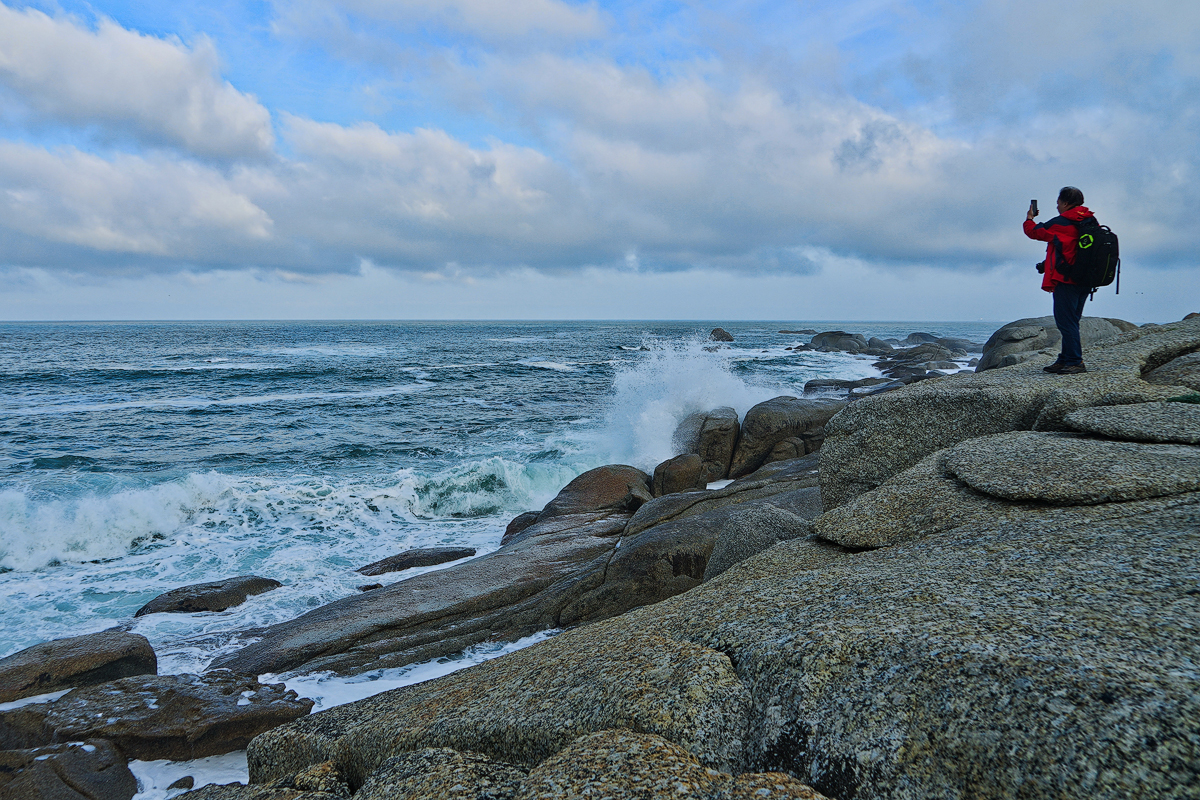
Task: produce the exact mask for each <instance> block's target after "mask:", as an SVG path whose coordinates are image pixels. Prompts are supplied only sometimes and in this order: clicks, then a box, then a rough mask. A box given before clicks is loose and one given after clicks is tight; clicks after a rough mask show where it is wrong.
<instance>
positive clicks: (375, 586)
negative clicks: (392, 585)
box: [355, 583, 383, 592]
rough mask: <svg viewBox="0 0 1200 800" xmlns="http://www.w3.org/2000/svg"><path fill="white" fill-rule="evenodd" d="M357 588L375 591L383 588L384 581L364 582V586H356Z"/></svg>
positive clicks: (361, 590) (362, 590) (364, 590)
mask: <svg viewBox="0 0 1200 800" xmlns="http://www.w3.org/2000/svg"><path fill="white" fill-rule="evenodd" d="M355 588H356V589H358V590H359V591H360V592H373V591H375V590H376V589H382V588H383V584H382V583H364V584H363V585H362V586H356V587H355Z"/></svg>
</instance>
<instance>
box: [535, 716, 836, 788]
mask: <svg viewBox="0 0 1200 800" xmlns="http://www.w3.org/2000/svg"><path fill="white" fill-rule="evenodd" d="M565 797H580V798H583V797H596V798H600V797H603V798H608V799H609V800H734V799H735V798H739V799H740V798H745V800H751V798H755V799H756V800H757V798H780V799H781V800H782V799H783V798H787V799H788V800H826V798H824V796H823V795H821V794H819V793H817V792H816V791H814V790H813V789H812V788H811V787H808V786H805V785H804V784H802V783H800V781H798V780H796V779H794V778H792V777H790V776H787V775H783V774H780V773H772V774H748V775H739V776H738V777H736V778H735V777H733V776H732V775H729V774H728V773H724V772H718V771H717V770H714V769H710V768H706V767H704V766H702V765H701V764H700V762H699V761H697V760H696V759H695V758H694V757H693V756H692V754H691V753H689V752H688V751H687V750H684V749H683V748H682V747H680V746H679V745H677V744H674V743H673V742H670V741H668V740H667V739H664V738H663V737H661V736H655V735H654V734H646V733H634V732H633V731H630V730H628V729H623V728H620V729H616V730H606V731H598V732H596V733H592V734H588V735H586V736H581V737H579V738H578V739H576V740H575V741H574V742H572V743H571V744H570V745H569V746H568V747H566V748H565V749H563V750H562V751H561V752H559V753H557V754H555V755H553V756H551V757H550V758H548V759H546V760H545V761H543V762H542V763H541V764H538V765H537V766H536V767H534V768H533V770H532V771H531V772H530V773H529V776H528V777H527V778H526V779H525V780H524V782H523V783H522V784H521V789H520V791H519V792H517V793H516V795H515V798H516V800H559V799H560V798H565Z"/></svg>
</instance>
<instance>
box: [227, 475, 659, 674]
mask: <svg viewBox="0 0 1200 800" xmlns="http://www.w3.org/2000/svg"><path fill="white" fill-rule="evenodd" d="M586 474H587V473H585V475H586ZM637 474H639V475H641V474H642V473H641V472H640V471H637ZM578 480H579V479H578V478H576V480H575V481H572V484H574V483H576V481H578ZM612 484H615V489H614V490H613V491H612V492H610V493H609V494H608V495H601V499H602V500H603V499H604V497H607V498H608V499H609V500H611V499H612V498H613V497H616V496H617V495H618V494H619V493H620V492H621V491H626V492H628V491H629V490H628V485H627V484H626V483H624V482H620V481H613V482H612ZM569 488H570V486H568V489H569ZM610 488H612V486H611V485H610ZM565 491H566V490H564V492H565ZM580 494H583V493H582V492H581V493H580ZM646 494H647V495H648V494H649V492H648V491H647V492H646ZM593 496H594V495H593ZM559 497H562V494H561V493H560V495H559ZM628 520H629V514H625V513H620V512H612V511H592V512H587V513H577V514H562V515H559V516H553V515H551V516H550V517H549V518H548V519H544V520H542V521H540V522H538V523H537V524H535V525H532V526H530V527H529V528H526V529H525V530H523V531H521V533H519V534H517V535H516V536H513V537H512V538H511V539H509V541H508V542H507V543H506V544H504V545H502V546H501V547H500V549H498V550H495V551H493V552H491V553H488V554H486V555H483V556H480V557H478V558H474V559H472V560H470V561H466V562H463V563H462V564H458V565H455V566H451V567H447V568H445V569H442V570H438V571H437V572H429V573H425V574H422V575H416V576H414V577H411V578H407V579H405V580H401V581H397V582H396V583H393V584H390V585H388V586H385V587H383V588H382V589H376V590H374V591H371V592H367V593H365V594H357V595H354V596H352V597H346V598H343V599H341V600H337V601H334V602H333V603H329V604H327V605H324V606H321V607H320V608H316V609H313V610H312V611H309V612H308V613H307V614H302V615H301V616H299V617H296V618H295V619H291V620H288V621H286V622H281V623H279V624H277V625H272V626H270V627H268V628H263V629H258V630H254V631H248V632H246V633H247V635H253V636H255V637H258V638H259V641H257V642H254V643H253V644H250V645H248V646H246V647H244V648H242V649H241V650H238V651H236V652H234V653H231V654H229V655H227V656H224V657H222V658H219V659H217V660H216V661H215V662H214V663H213V666H214V667H224V668H228V669H232V670H234V671H235V672H239V673H244V674H249V675H261V674H262V673H264V672H271V673H279V672H284V671H286V670H295V669H301V668H303V669H304V670H306V671H310V672H311V671H316V670H333V671H337V672H341V673H357V672H365V671H367V670H370V669H379V668H387V667H401V666H405V665H406V664H412V663H416V662H419V661H427V660H429V659H433V658H439V657H442V656H447V655H452V654H454V653H457V652H459V651H461V650H463V649H464V648H466V647H470V646H471V645H475V644H478V643H480V642H483V641H495V640H510V641H511V640H515V639H519V638H520V637H522V636H528V635H529V634H531V633H534V632H536V631H539V630H545V629H547V628H553V627H557V626H558V619H559V615H560V613H561V610H562V608H563V606H565V605H566V604H568V603H569V602H571V601H572V600H573V599H574V598H575V597H576V596H578V594H579V593H580V592H583V591H586V590H588V589H591V588H593V587H594V586H597V585H599V584H600V583H601V582H602V581H603V577H604V567H605V564H607V562H608V560H609V558H610V557H611V555H612V551H613V550H614V549H615V547H616V544H617V541H618V538H619V537H620V535H621V532H622V531H623V530H624V528H625V524H626V522H627V521H628Z"/></svg>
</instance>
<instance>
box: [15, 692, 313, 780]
mask: <svg viewBox="0 0 1200 800" xmlns="http://www.w3.org/2000/svg"><path fill="white" fill-rule="evenodd" d="M312 706H313V701H312V700H309V699H307V698H300V697H297V695H296V693H295V692H294V691H292V690H291V689H287V688H285V687H284V685H283V684H282V683H278V684H261V683H259V682H258V681H257V680H256V679H255V678H252V677H247V676H245V675H235V674H233V673H231V672H228V671H225V670H219V671H216V672H210V673H206V674H204V675H159V676H149V675H147V676H140V677H132V678H121V679H120V680H115V681H110V682H109V683H104V684H100V685H98V686H91V687H88V688H86V689H75V690H73V691H71V692H68V693H67V694H65V695H63V696H62V697H60V698H59V699H57V700H54V701H52V702H49V703H38V704H34V705H27V706H22V707H21V708H18V709H14V710H13V711H5V712H0V748H4V749H20V748H28V747H36V746H42V745H47V744H51V743H54V742H59V741H63V740H68V741H73V740H79V739H88V738H101V739H107V740H109V741H111V742H112V743H113V744H115V745H116V746H117V747H119V748H120V749H121V752H123V753H124V754H125V755H126V756H127V757H129V758H136V759H142V760H147V761H152V760H156V759H162V758H167V759H171V760H172V761H187V760H191V759H195V758H204V757H205V756H213V755H220V754H221V753H229V752H232V751H234V750H241V749H243V748H245V746H246V744H247V743H249V741H250V740H251V739H252V738H254V737H255V736H256V735H258V734H259V733H262V732H263V731H266V730H269V729H271V728H274V727H276V726H278V725H282V724H283V723H285V722H290V721H292V720H294V719H296V718H298V717H302V716H305V715H307V714H308V712H309V711H310V710H311V709H312Z"/></svg>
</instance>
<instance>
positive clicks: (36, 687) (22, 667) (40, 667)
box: [0, 628, 158, 703]
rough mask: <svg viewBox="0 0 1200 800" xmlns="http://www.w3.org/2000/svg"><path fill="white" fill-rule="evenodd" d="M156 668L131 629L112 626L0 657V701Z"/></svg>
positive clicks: (142, 639) (147, 672)
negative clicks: (104, 629)
mask: <svg viewBox="0 0 1200 800" xmlns="http://www.w3.org/2000/svg"><path fill="white" fill-rule="evenodd" d="M157 672H158V658H157V657H156V656H155V655H154V648H152V647H151V646H150V642H149V641H148V640H147V639H146V637H145V636H141V635H139V634H136V633H129V632H127V631H122V630H118V629H116V628H112V629H109V630H106V631H101V632H100V633H88V634H84V635H83V636H72V637H70V638H68V639H55V640H54V641H52V642H43V643H41V644H35V645H34V646H33V647H28V648H26V649H24V650H21V651H19V652H16V653H13V654H12V655H10V656H7V657H6V658H0V703H7V702H10V701H12V700H17V699H20V698H22V697H32V696H34V695H39V694H46V693H48V692H53V691H57V690H59V689H66V688H68V687H74V686H92V685H95V684H97V683H105V682H107V681H111V680H116V679H117V678H126V677H129V676H130V675H154V674H156V673H157Z"/></svg>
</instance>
